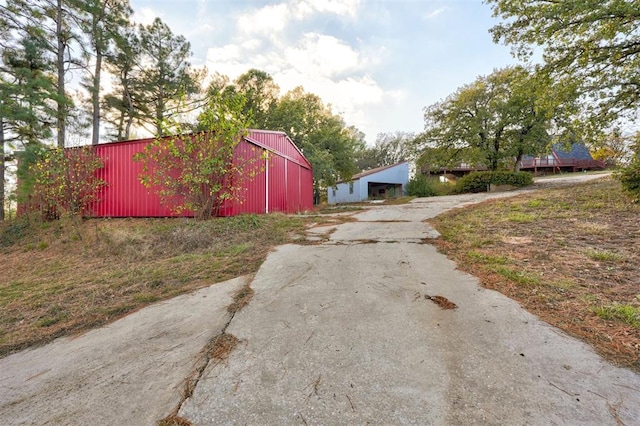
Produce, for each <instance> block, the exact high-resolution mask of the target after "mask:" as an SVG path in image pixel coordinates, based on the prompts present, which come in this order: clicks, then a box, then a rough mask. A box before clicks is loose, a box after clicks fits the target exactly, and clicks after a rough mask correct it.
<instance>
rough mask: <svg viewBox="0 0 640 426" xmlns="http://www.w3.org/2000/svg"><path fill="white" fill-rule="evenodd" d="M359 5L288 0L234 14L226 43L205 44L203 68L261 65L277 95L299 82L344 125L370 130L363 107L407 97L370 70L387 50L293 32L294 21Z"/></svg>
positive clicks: (347, 13)
mask: <svg viewBox="0 0 640 426" xmlns="http://www.w3.org/2000/svg"><path fill="white" fill-rule="evenodd" d="M359 6H360V0H292V1H288V2H284V1H283V2H280V3H277V4H272V5H268V6H264V7H262V8H260V9H257V10H254V11H251V12H246V13H244V14H242V15H240V16H239V17H238V18H237V21H236V28H237V29H238V31H237V32H236V33H235V34H233V35H232V38H231V41H230V42H228V44H225V45H222V46H216V47H211V48H209V49H208V51H207V68H208V69H209V70H210V71H211V72H219V73H221V74H224V75H227V76H228V77H229V78H230V79H231V80H234V79H235V78H237V77H238V76H239V75H241V74H242V73H244V72H246V71H247V70H249V69H250V68H257V69H261V70H264V71H266V72H268V73H269V74H270V75H271V76H272V77H273V79H274V81H275V82H276V83H277V84H278V86H280V89H281V93H282V94H284V93H286V92H287V91H289V90H292V89H294V88H295V87H297V86H302V87H303V88H304V89H305V91H306V92H309V93H314V94H316V95H318V96H320V98H321V99H322V100H323V101H324V102H325V103H327V104H330V105H331V107H332V110H333V112H334V113H336V114H340V115H342V116H343V118H344V119H345V121H346V122H347V123H348V124H349V125H354V126H356V127H357V128H359V129H361V130H364V131H366V132H367V133H371V132H370V130H371V129H372V127H375V126H374V123H372V122H371V117H370V116H368V113H367V111H368V108H369V107H371V106H374V105H375V106H381V105H384V104H385V103H389V104H391V105H397V104H398V102H401V100H402V99H403V98H404V97H405V96H406V94H405V93H402V92H398V91H387V90H385V89H384V88H382V87H381V86H380V84H379V83H378V82H377V81H376V80H375V79H374V78H373V77H372V74H371V73H370V71H371V70H372V69H373V68H374V67H378V66H380V65H382V64H384V62H385V58H386V57H387V56H388V52H387V50H386V49H384V47H382V46H381V45H380V43H379V42H378V41H376V42H375V43H376V45H375V46H373V45H368V44H367V43H366V42H364V41H363V40H360V39H357V40H356V41H355V42H354V43H355V44H350V43H348V42H347V41H346V40H344V39H341V38H339V37H338V36H337V35H328V34H322V33H319V32H311V31H307V32H297V31H299V29H300V25H293V24H295V23H296V22H297V23H302V24H303V21H304V20H305V19H310V18H313V17H314V16H316V15H319V14H335V15H337V16H338V19H344V17H346V18H351V17H355V16H356V14H357V12H358V8H359ZM288 28H292V29H293V31H296V32H297V33H296V34H295V35H293V34H291V31H287V29H288ZM368 137H370V138H374V137H375V134H369V135H368Z"/></svg>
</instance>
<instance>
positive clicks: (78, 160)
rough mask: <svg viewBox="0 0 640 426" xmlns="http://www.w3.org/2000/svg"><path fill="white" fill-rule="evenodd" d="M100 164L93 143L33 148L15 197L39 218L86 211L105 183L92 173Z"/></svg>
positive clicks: (82, 213)
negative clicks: (83, 145)
mask: <svg viewBox="0 0 640 426" xmlns="http://www.w3.org/2000/svg"><path fill="white" fill-rule="evenodd" d="M103 166H104V163H103V160H102V159H101V158H100V157H98V155H97V154H96V152H95V147H93V146H85V147H77V148H69V149H59V148H56V149H48V150H40V151H38V152H33V153H32V155H31V157H30V158H29V160H28V162H27V163H26V167H25V168H24V169H23V170H22V171H21V174H20V175H19V176H20V177H21V180H20V186H21V187H20V188H19V196H20V198H19V200H21V201H22V202H23V203H24V204H23V205H24V209H25V212H28V213H35V214H37V215H39V216H40V217H41V219H43V220H54V219H59V218H60V217H61V215H63V214H70V215H72V216H82V215H86V214H88V213H90V209H89V207H90V205H91V203H92V202H94V201H96V200H97V199H98V193H99V191H100V189H101V188H102V187H103V186H105V185H106V182H105V181H104V180H102V179H100V178H98V177H97V175H96V171H97V170H98V169H101V168H102V167H103ZM23 167H24V166H23Z"/></svg>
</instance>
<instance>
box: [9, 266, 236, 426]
mask: <svg viewBox="0 0 640 426" xmlns="http://www.w3.org/2000/svg"><path fill="white" fill-rule="evenodd" d="M247 279H248V278H246V277H242V278H237V279H234V280H231V281H227V282H225V283H221V284H217V285H214V286H211V287H208V288H204V289H201V290H199V291H197V292H194V293H192V294H188V295H183V296H179V297H176V298H174V299H171V300H168V301H165V302H160V303H157V304H155V305H153V306H151V307H148V308H145V309H142V310H140V311H137V312H135V313H133V314H131V315H128V316H126V317H124V318H122V319H121V320H119V321H116V322H114V323H112V324H109V325H107V326H105V327H102V328H99V329H96V330H92V331H89V332H87V333H85V334H83V335H80V336H73V337H66V338H61V339H57V340H56V341H55V342H53V343H51V344H48V345H46V346H42V347H38V348H34V349H30V350H26V351H22V352H18V353H15V354H13V355H10V356H8V357H6V358H3V359H0V413H1V417H0V418H1V419H2V420H1V423H2V424H7V425H47V424H49V425H114V424H119V425H153V424H156V423H157V421H158V420H160V419H162V418H163V417H165V416H167V415H168V414H169V413H170V411H171V409H172V408H173V407H175V406H176V405H177V404H178V403H179V402H180V401H181V400H182V391H183V389H184V381H185V378H186V377H188V376H189V374H190V373H191V372H192V371H193V370H194V368H195V367H196V363H197V361H198V359H199V354H200V352H201V350H202V348H204V347H205V346H206V345H207V343H209V341H210V340H211V339H212V338H213V337H214V336H216V335H217V334H219V333H220V332H221V330H222V329H223V327H224V326H225V324H227V323H228V321H229V319H230V314H229V313H228V312H227V306H228V305H230V304H231V302H232V301H233V300H232V296H233V294H234V293H235V292H236V291H237V290H238V289H240V288H242V287H243V286H244V285H245V284H246V282H247Z"/></svg>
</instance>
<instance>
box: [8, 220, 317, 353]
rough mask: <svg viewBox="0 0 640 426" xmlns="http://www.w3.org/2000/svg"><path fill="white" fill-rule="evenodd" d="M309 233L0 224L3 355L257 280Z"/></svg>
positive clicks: (270, 224) (224, 224) (276, 225)
mask: <svg viewBox="0 0 640 426" xmlns="http://www.w3.org/2000/svg"><path fill="white" fill-rule="evenodd" d="M304 226H305V222H304V219H302V218H300V217H295V216H284V215H279V214H273V215H267V216H252V215H248V216H239V217H234V218H220V219H214V220H211V221H207V222H194V221H192V220H184V219H113V220H97V219H96V220H88V221H81V222H79V223H76V222H74V221H71V220H67V221H64V220H63V221H58V222H51V223H44V224H42V223H35V224H34V223H32V224H25V223H23V222H13V223H10V224H3V225H0V258H1V260H2V261H1V264H2V275H1V276H0V356H4V355H6V354H8V353H10V352H12V351H15V350H18V349H21V348H25V347H28V346H30V345H33V344H39V343H44V342H47V341H50V340H51V339H53V338H55V337H57V336H61V335H65V334H69V333H72V332H77V331H81V330H85V329H88V328H91V327H95V326H97V325H100V324H104V323H106V322H109V321H112V320H114V319H116V318H118V317H120V316H122V315H123V314H125V313H127V312H131V311H133V310H135V309H138V308H140V307H143V306H146V305H148V304H150V303H152V302H155V301H157V300H161V299H166V298H169V297H173V296H175V295H178V294H181V293H185V292H189V291H192V290H194V289H197V288H200V287H203V286H206V285H211V284H213V283H216V282H221V281H224V280H227V279H230V278H233V277H237V276H240V275H244V274H251V273H254V272H255V271H257V270H258V268H259V266H260V265H261V263H262V262H263V261H264V259H265V257H266V255H267V253H268V252H269V250H270V249H271V248H272V247H274V246H276V245H279V244H283V243H286V242H289V241H292V240H293V239H294V238H295V235H299V234H301V233H302V230H303V229H304Z"/></svg>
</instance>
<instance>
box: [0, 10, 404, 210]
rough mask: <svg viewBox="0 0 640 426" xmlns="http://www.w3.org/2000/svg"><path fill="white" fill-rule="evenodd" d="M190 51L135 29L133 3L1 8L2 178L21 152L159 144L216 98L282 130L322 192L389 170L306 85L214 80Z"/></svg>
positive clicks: (159, 24) (178, 40)
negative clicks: (143, 140)
mask: <svg viewBox="0 0 640 426" xmlns="http://www.w3.org/2000/svg"><path fill="white" fill-rule="evenodd" d="M191 55H192V52H191V46H190V43H189V42H188V41H187V40H186V39H185V38H184V37H183V36H181V35H178V34H174V33H173V31H172V30H171V28H170V27H169V26H168V25H167V24H166V23H165V22H163V21H162V20H161V19H159V18H156V19H155V20H154V21H153V22H152V23H151V24H149V25H140V24H138V25H136V24H134V23H133V21H132V9H131V6H130V4H129V1H128V0H7V1H6V2H5V4H3V5H0V176H3V177H4V176H5V160H7V159H10V158H11V154H12V152H13V151H15V150H26V151H36V152H38V151H42V149H43V148H46V147H49V146H51V145H54V146H57V147H58V148H59V149H64V148H65V147H68V146H70V145H76V144H78V141H79V140H88V139H90V140H91V144H92V145H96V144H98V143H99V142H100V141H101V140H109V141H119V140H128V139H130V138H132V137H133V136H135V135H137V134H139V129H145V130H146V131H147V132H149V133H151V134H153V135H154V136H156V137H160V136H165V135H170V134H175V133H176V132H188V131H198V130H202V129H203V124H202V123H203V122H208V123H209V124H211V120H203V119H202V117H203V114H207V110H208V111H211V110H212V102H213V103H217V104H221V103H222V104H225V103H226V104H229V106H231V108H230V110H232V111H234V113H237V114H240V116H241V117H239V118H238V120H239V121H240V122H243V123H245V124H246V125H247V126H251V127H255V128H263V129H269V130H282V131H285V132H286V133H287V134H288V135H289V136H290V137H291V138H292V139H293V140H294V142H295V143H296V144H297V145H298V147H299V148H300V149H301V150H302V151H303V153H304V154H305V156H306V157H307V158H308V159H309V161H310V162H311V164H312V165H313V172H314V183H315V186H316V188H325V187H327V186H329V185H333V184H335V182H337V181H338V180H344V179H349V178H350V177H351V175H352V174H353V173H356V172H358V171H359V168H360V167H365V168H366V167H376V166H378V165H383V163H384V164H386V162H387V159H386V158H382V157H381V156H380V152H382V151H383V150H384V149H385V148H382V145H385V144H382V145H380V146H378V147H377V148H369V147H367V146H366V143H365V141H364V134H363V133H362V132H360V131H359V130H358V129H356V128H355V127H353V126H349V125H347V123H346V122H345V121H344V119H343V118H342V117H341V116H340V115H337V114H334V113H333V112H332V110H331V107H330V105H327V104H325V103H324V102H323V100H322V99H321V98H320V97H319V96H317V95H315V94H312V93H308V92H306V91H305V90H304V88H302V87H297V88H295V89H293V90H291V91H289V92H287V93H285V94H281V93H280V88H279V87H278V86H277V84H276V83H275V81H274V80H273V78H272V77H271V76H270V75H269V74H267V73H266V72H264V71H261V70H256V69H251V70H248V71H247V72H246V73H244V74H243V75H241V76H239V77H238V78H236V79H235V80H233V81H231V80H230V79H229V78H228V77H227V76H224V75H220V74H218V73H214V74H213V75H208V72H207V70H206V69H204V68H197V67H194V66H192V65H191V64H190V62H189V58H190V56H191ZM205 81H209V83H208V85H206V87H205V85H204V83H205ZM105 87H108V90H105V89H104V88H105ZM237 105H240V107H238V108H236V106H237ZM218 107H220V105H218ZM214 109H215V108H214ZM227 110H229V108H227ZM102 131H104V132H106V134H104V135H101V132H102ZM394 155H395V156H396V157H397V156H398V155H399V154H398V153H396V154H394ZM27 157H28V156H27ZM36 157H37V155H36ZM394 158H395V157H394ZM4 182H5V179H4V178H3V179H2V185H0V205H4V199H5V185H4ZM3 215H4V209H0V218H2V217H3Z"/></svg>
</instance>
